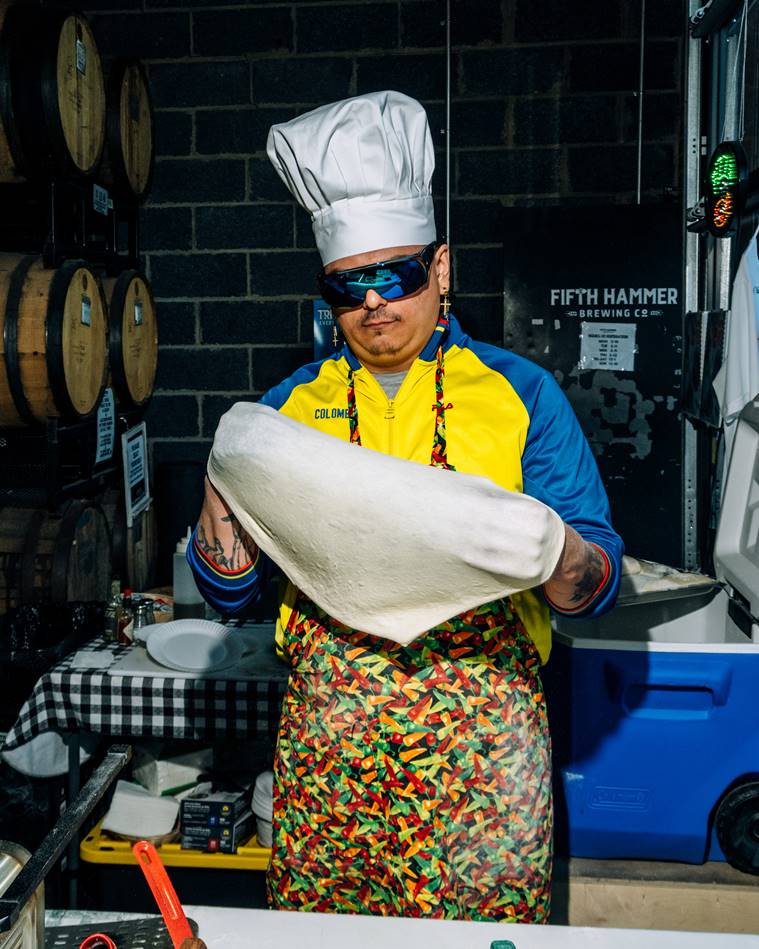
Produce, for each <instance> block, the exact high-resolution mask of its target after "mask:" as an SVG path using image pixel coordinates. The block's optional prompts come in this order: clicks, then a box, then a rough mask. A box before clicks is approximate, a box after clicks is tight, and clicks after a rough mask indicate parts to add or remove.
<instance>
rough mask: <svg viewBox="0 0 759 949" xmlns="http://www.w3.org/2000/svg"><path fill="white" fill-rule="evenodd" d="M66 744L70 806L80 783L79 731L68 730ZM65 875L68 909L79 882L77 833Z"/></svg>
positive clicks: (68, 851)
mask: <svg viewBox="0 0 759 949" xmlns="http://www.w3.org/2000/svg"><path fill="white" fill-rule="evenodd" d="M65 740H66V745H67V747H68V753H69V772H68V775H67V778H66V808H67V809H68V808H69V807H71V804H72V802H73V801H74V800H75V799H76V796H77V794H78V793H79V787H80V784H81V765H80V763H79V749H80V747H81V741H80V739H79V732H69V734H68V735H66V739H65ZM66 876H67V878H68V894H69V897H68V904H69V909H77V902H78V896H79V893H78V883H79V879H78V877H79V834H78V833H77V834H74V836H73V837H72V838H71V840H70V841H69V844H68V846H67V847H66Z"/></svg>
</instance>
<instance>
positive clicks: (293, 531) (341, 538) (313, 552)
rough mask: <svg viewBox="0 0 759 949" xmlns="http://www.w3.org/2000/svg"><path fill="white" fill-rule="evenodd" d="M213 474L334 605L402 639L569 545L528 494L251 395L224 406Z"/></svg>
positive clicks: (544, 567) (299, 581)
mask: <svg viewBox="0 0 759 949" xmlns="http://www.w3.org/2000/svg"><path fill="white" fill-rule="evenodd" d="M208 476H209V478H210V479H211V481H212V483H213V484H214V486H215V487H216V488H217V490H218V491H219V492H220V493H221V495H222V496H223V497H224V498H225V500H226V501H227V503H228V504H229V506H230V508H231V509H232V510H233V511H234V513H235V515H236V517H237V518H238V520H239V521H240V524H241V525H242V527H243V528H244V529H245V530H246V531H247V532H248V533H249V534H250V536H251V537H252V538H253V540H254V541H255V542H256V543H257V544H258V545H259V547H261V549H262V550H264V551H265V552H266V553H267V554H268V555H269V556H270V557H271V558H272V560H274V561H275V563H277V564H278V565H279V566H280V567H281V568H282V570H284V572H285V573H286V574H287V576H288V577H289V578H290V580H292V582H293V583H294V584H295V585H296V586H297V587H298V588H299V589H301V590H302V591H303V592H304V593H305V594H306V595H307V596H309V597H310V598H311V599H312V600H313V601H314V602H315V603H317V604H318V605H319V606H320V607H321V608H322V609H323V610H324V611H325V612H326V613H328V614H329V615H330V616H332V617H334V618H335V619H337V620H339V621H340V622H342V623H344V624H345V625H346V626H349V627H351V628H353V629H357V630H361V631H363V632H366V633H372V634H374V635H376V636H382V637H384V638H385V639H392V640H394V641H395V642H399V643H404V644H406V643H409V642H411V641H412V640H413V639H416V638H417V637H418V636H420V635H421V634H422V633H424V632H426V631H427V630H428V629H431V628H432V627H433V626H436V625H437V624H438V623H441V622H443V621H444V620H447V619H450V618H451V617H452V616H456V615H457V614H459V613H461V612H463V611H464V610H468V609H471V608H473V607H475V606H479V605H480V604H481V603H487V602H489V601H491V600H495V599H498V598H499V597H503V596H507V595H509V594H511V593H516V592H517V591H519V590H525V589H528V588H530V587H534V586H537V585H539V584H541V583H543V582H544V581H545V580H547V579H548V578H549V577H550V576H551V574H552V573H553V571H554V569H555V567H556V563H557V562H558V559H559V557H560V555H561V552H562V550H563V546H564V525H563V524H562V521H561V519H560V518H559V516H558V515H557V514H556V513H555V511H553V510H552V509H551V508H549V507H547V506H546V505H545V504H542V503H541V502H540V501H536V500H535V499H533V498H530V497H528V496H527V495H524V494H516V493H512V492H509V491H505V490H504V489H503V488H501V487H499V486H498V485H496V484H495V483H493V482H492V481H490V480H488V479H487V478H481V477H474V476H472V475H466V474H459V473H457V472H452V471H445V470H442V469H440V468H431V467H428V466H426V465H420V464H417V463H416V462H411V461H404V460H402V459H399V458H393V457H392V456H390V455H384V454H382V453H380V452H376V451H372V450H370V449H367V448H361V447H359V446H357V445H351V444H350V443H349V442H345V441H342V440H341V439H339V438H334V437H332V436H331V435H324V434H322V433H320V432H317V431H315V430H313V429H311V428H309V427H308V426H306V425H303V424H301V423H300V422H294V421H292V420H291V419H289V418H287V417H286V416H285V415H282V414H281V413H279V412H276V411H275V410H274V409H271V408H269V407H268V406H264V405H257V404H254V403H250V402H238V403H237V404H236V405H234V406H233V407H232V408H231V409H230V411H229V412H227V413H226V415H224V416H223V417H222V419H221V421H220V423H219V427H218V429H217V432H216V437H215V439H214V444H213V449H212V451H211V456H210V458H209V461H208Z"/></svg>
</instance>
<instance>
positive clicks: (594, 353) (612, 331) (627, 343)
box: [580, 323, 635, 372]
mask: <svg viewBox="0 0 759 949" xmlns="http://www.w3.org/2000/svg"><path fill="white" fill-rule="evenodd" d="M634 368H635V324H634V323H581V324H580V369H616V370H618V371H621V372H632V371H633V369H634Z"/></svg>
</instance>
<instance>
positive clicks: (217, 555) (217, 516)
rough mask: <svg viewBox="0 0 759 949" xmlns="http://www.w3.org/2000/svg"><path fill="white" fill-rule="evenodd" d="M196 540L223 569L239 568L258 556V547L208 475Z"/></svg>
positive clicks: (204, 551)
mask: <svg viewBox="0 0 759 949" xmlns="http://www.w3.org/2000/svg"><path fill="white" fill-rule="evenodd" d="M196 540H197V544H198V547H200V549H201V550H202V551H203V553H204V554H205V555H206V557H208V559H209V560H211V561H213V563H215V564H216V565H217V566H218V567H221V568H222V569H223V570H240V569H241V568H242V567H245V566H247V565H248V564H249V563H251V561H253V560H255V559H256V557H257V556H258V547H257V546H256V544H255V543H254V541H253V540H252V539H251V537H250V535H249V534H248V533H246V531H244V530H243V529H242V527H241V526H240V522H239V521H238V520H237V518H236V517H235V516H234V514H233V513H232V511H231V510H230V508H229V505H228V504H227V502H226V501H225V500H224V498H223V497H222V496H221V495H220V494H219V492H218V491H217V490H216V488H215V487H214V486H213V485H212V484H211V482H210V481H209V480H208V476H206V489H205V499H204V501H203V508H202V510H201V512H200V519H199V521H198V530H197V534H196Z"/></svg>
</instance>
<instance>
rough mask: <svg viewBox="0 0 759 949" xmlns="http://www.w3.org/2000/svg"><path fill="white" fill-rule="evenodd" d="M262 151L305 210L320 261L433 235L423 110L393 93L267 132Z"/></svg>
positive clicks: (430, 162) (328, 108)
mask: <svg viewBox="0 0 759 949" xmlns="http://www.w3.org/2000/svg"><path fill="white" fill-rule="evenodd" d="M266 151H267V153H268V155H269V158H270V159H271V161H272V163H273V165H274V167H275V168H276V169H277V172H278V174H279V176H280V178H281V179H282V180H283V181H284V183H285V184H286V185H287V187H288V188H289V189H290V191H291V192H292V194H293V195H294V196H295V198H296V199H297V201H298V203H299V204H300V205H301V206H302V207H304V208H305V209H306V210H307V211H308V212H309V213H310V215H311V221H312V223H313V228H314V237H315V238H316V246H317V248H318V249H319V253H320V254H321V258H322V262H323V263H324V264H328V263H330V262H331V261H333V260H338V259H340V258H342V257H350V256H352V255H353V254H361V253H363V252H364V251H369V250H379V249H381V248H383V247H401V246H405V245H409V244H424V245H426V244H429V243H430V242H431V241H433V240H435V219H434V212H433V204H432V191H431V187H430V182H431V180H432V172H433V171H434V169H435V152H434V149H433V146H432V136H431V134H430V129H429V125H428V123H427V115H426V113H425V111H424V109H423V108H422V106H421V105H420V104H419V103H418V102H417V101H416V100H415V99H411V98H409V96H405V95H403V94H402V93H400V92H393V91H386V92H372V93H368V94H367V95H363V96H356V97H355V98H353V99H343V100H342V101H340V102H333V103H331V104H329V105H324V106H321V107H320V108H318V109H314V110H313V112H307V113H306V114H305V115H301V116H298V118H296V119H292V120H291V121H289V122H285V123H283V124H281V125H273V126H272V127H271V129H270V130H269V138H268V141H267V143H266Z"/></svg>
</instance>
